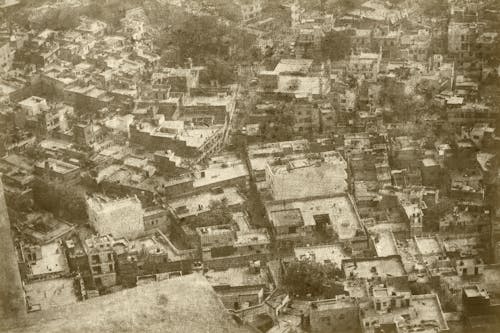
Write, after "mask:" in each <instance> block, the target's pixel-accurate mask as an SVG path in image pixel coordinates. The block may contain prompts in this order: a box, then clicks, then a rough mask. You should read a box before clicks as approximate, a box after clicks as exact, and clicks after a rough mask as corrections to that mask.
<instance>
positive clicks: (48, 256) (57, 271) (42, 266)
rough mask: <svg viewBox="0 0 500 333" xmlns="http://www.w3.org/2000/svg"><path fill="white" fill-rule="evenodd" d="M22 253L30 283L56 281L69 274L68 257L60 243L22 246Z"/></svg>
mask: <svg viewBox="0 0 500 333" xmlns="http://www.w3.org/2000/svg"><path fill="white" fill-rule="evenodd" d="M20 252H21V253H20V257H21V258H22V263H23V264H24V265H26V269H27V271H26V278H27V280H28V281H36V280H47V279H54V278H58V277H63V276H66V275H67V274H68V273H69V267H68V263H67V261H66V256H65V254H64V251H63V249H62V246H61V244H60V243H59V242H58V241H55V242H51V243H47V244H44V245H30V244H21V246H20Z"/></svg>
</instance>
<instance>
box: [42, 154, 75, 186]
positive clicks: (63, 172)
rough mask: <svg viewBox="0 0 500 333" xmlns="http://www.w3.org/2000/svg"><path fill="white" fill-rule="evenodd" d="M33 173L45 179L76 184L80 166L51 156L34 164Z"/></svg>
mask: <svg viewBox="0 0 500 333" xmlns="http://www.w3.org/2000/svg"><path fill="white" fill-rule="evenodd" d="M33 173H34V174H35V176H38V177H40V178H42V179H45V180H47V181H57V182H62V183H66V184H76V183H78V182H79V181H80V167H79V166H77V165H74V164H71V163H67V162H63V161H61V160H56V159H53V158H48V159H46V160H45V161H40V162H37V163H36V164H35V167H34V171H33Z"/></svg>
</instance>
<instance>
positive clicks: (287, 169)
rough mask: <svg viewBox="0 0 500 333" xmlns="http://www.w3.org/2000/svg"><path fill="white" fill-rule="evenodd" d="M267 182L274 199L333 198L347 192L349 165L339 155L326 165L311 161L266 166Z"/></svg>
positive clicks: (303, 160)
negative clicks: (326, 196)
mask: <svg viewBox="0 0 500 333" xmlns="http://www.w3.org/2000/svg"><path fill="white" fill-rule="evenodd" d="M266 179H267V182H268V184H269V187H270V188H271V191H272V195H273V198H274V199H275V200H286V199H296V198H308V197H313V196H320V195H333V194H338V193H345V192H346V191H347V183H346V180H347V172H346V163H345V161H344V159H343V158H342V156H340V154H338V153H337V154H335V155H334V157H333V158H331V159H328V160H327V161H325V162H321V161H317V160H308V159H305V158H304V159H297V160H291V161H288V162H287V163H286V164H285V165H280V164H277V165H271V164H269V163H268V166H267V167H266Z"/></svg>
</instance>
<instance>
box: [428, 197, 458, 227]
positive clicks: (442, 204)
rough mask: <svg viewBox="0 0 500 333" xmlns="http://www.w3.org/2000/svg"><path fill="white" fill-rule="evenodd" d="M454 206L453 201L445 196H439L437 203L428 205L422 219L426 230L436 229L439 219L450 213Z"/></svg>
mask: <svg viewBox="0 0 500 333" xmlns="http://www.w3.org/2000/svg"><path fill="white" fill-rule="evenodd" d="M454 207H455V204H454V202H453V201H452V200H451V199H448V198H446V197H441V198H440V199H439V202H438V203H436V204H435V205H432V206H430V207H428V208H427V209H426V211H425V219H424V222H425V223H424V227H425V229H426V231H438V230H439V221H440V220H441V219H442V218H444V217H445V216H446V215H448V214H449V213H451V212H452V211H453V208H454Z"/></svg>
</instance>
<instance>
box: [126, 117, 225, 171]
mask: <svg viewBox="0 0 500 333" xmlns="http://www.w3.org/2000/svg"><path fill="white" fill-rule="evenodd" d="M129 128H130V142H131V143H132V144H135V145H139V146H142V147H144V148H146V149H147V150H149V151H168V150H169V151H171V152H172V153H174V154H175V155H176V156H179V157H181V158H185V159H192V160H194V161H201V160H203V159H205V158H207V157H209V156H211V155H213V154H215V153H217V152H218V151H219V150H220V149H221V148H222V146H223V143H224V139H225V129H224V126H223V125H202V124H200V125H196V124H194V123H191V124H189V123H188V124H186V123H185V122H184V121H181V120H177V121H157V122H156V124H155V122H153V123H151V122H147V121H136V122H134V123H132V124H131V125H130V127H129Z"/></svg>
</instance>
